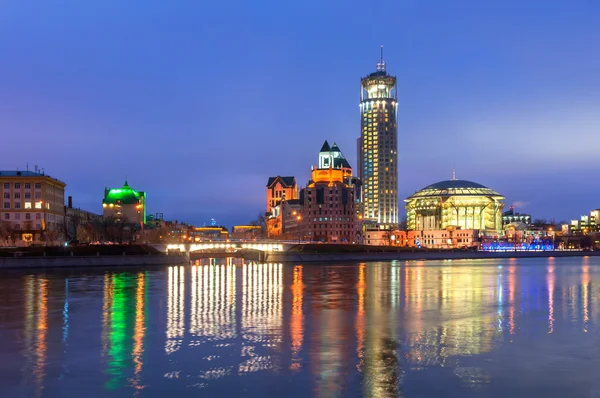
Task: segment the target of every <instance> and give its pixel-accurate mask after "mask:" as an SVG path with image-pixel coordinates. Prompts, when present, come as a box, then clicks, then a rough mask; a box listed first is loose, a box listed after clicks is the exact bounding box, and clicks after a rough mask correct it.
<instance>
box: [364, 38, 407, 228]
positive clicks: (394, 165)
mask: <svg viewBox="0 0 600 398" xmlns="http://www.w3.org/2000/svg"><path fill="white" fill-rule="evenodd" d="M397 100H398V94H397V87H396V77H395V76H391V75H389V74H388V73H387V72H386V68H385V61H384V60H383V46H381V59H380V60H379V62H378V63H377V70H376V71H375V72H373V73H371V74H370V75H368V76H367V77H363V78H362V79H361V80H360V119H361V134H360V138H358V142H357V147H358V148H357V149H358V172H359V177H360V179H361V180H362V207H363V208H362V215H363V218H364V220H365V222H367V223H369V222H371V223H377V224H379V225H380V226H382V227H389V228H392V227H393V228H395V227H397V226H398V124H397V115H398V101H397Z"/></svg>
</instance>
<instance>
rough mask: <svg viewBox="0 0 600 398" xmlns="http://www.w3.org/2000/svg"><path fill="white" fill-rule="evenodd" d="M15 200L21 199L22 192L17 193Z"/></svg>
mask: <svg viewBox="0 0 600 398" xmlns="http://www.w3.org/2000/svg"><path fill="white" fill-rule="evenodd" d="M15 185H16V184H15ZM15 199H21V192H15Z"/></svg>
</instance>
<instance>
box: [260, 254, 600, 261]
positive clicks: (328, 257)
mask: <svg viewBox="0 0 600 398" xmlns="http://www.w3.org/2000/svg"><path fill="white" fill-rule="evenodd" d="M265 254H266V256H265V258H264V259H261V260H262V261H265V262H274V263H283V262H293V263H307V262H334V261H391V260H399V261H407V260H465V259H493V258H545V257H584V256H600V252H597V251H596V252H584V251H540V252H451V251H447V252H425V251H423V252H421V251H415V252H388V253H337V254H336V253H331V254H325V253H312V254H311V253H289V252H288V253H286V252H275V253H265Z"/></svg>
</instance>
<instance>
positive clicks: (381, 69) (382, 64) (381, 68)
mask: <svg viewBox="0 0 600 398" xmlns="http://www.w3.org/2000/svg"><path fill="white" fill-rule="evenodd" d="M380 51H381V58H380V59H379V62H377V72H385V61H384V60H383V45H381V48H380Z"/></svg>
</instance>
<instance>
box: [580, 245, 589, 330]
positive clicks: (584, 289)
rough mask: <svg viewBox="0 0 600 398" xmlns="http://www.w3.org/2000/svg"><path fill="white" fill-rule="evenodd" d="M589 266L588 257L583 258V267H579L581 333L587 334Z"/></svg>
mask: <svg viewBox="0 0 600 398" xmlns="http://www.w3.org/2000/svg"><path fill="white" fill-rule="evenodd" d="M589 272H590V266H589V257H587V256H586V257H584V258H583V266H582V267H581V301H582V306H583V331H584V332H586V333H587V331H588V322H589V320H590V313H589V302H590V292H589V284H590V274H589Z"/></svg>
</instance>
